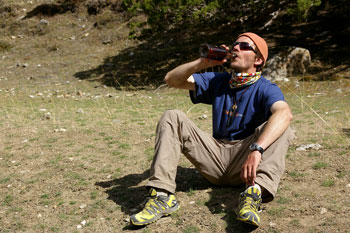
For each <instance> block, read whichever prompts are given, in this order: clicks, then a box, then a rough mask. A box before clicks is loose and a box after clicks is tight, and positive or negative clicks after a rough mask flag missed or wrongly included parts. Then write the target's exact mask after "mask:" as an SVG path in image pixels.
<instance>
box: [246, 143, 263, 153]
mask: <svg viewBox="0 0 350 233" xmlns="http://www.w3.org/2000/svg"><path fill="white" fill-rule="evenodd" d="M249 150H250V151H256V150H257V151H259V152H260V154H261V155H262V154H263V153H264V149H263V148H262V147H261V146H259V145H258V144H256V143H253V144H251V145H250V146H249Z"/></svg>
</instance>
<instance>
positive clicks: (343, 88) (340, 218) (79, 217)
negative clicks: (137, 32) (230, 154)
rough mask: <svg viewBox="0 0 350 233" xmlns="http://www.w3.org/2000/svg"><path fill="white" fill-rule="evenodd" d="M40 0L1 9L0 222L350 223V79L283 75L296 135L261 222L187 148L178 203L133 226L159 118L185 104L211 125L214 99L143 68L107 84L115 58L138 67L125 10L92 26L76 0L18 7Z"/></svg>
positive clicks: (326, 226)
mask: <svg viewBox="0 0 350 233" xmlns="http://www.w3.org/2000/svg"><path fill="white" fill-rule="evenodd" d="M3 2H4V5H7V4H14V1H10V0H8V1H3ZM42 2H44V1H40V0H37V1H28V2H16V4H15V7H14V8H13V9H16V11H15V12H16V13H14V14H15V16H16V17H13V18H8V17H7V18H1V19H2V20H3V21H2V24H3V25H4V26H1V29H0V30H1V33H0V42H1V44H0V47H1V50H0V59H1V65H0V113H1V114H0V130H1V132H2V133H1V134H0V142H1V144H0V206H1V208H0V225H1V229H0V232H143V233H145V232H160V233H162V232H184V233H189V232H308V233H311V232H341V233H343V232H350V231H349V229H348V222H349V220H348V213H349V211H350V201H349V198H348V197H349V193H350V182H349V180H350V172H349V167H350V159H349V155H350V154H349V151H350V137H349V136H350V110H349V107H348V103H349V100H350V91H349V90H350V80H349V79H342V78H339V79H337V80H336V81H318V82H303V81H298V80H302V79H303V77H293V78H291V81H290V82H283V83H282V82H281V83H278V85H279V86H280V87H281V89H282V91H283V92H284V94H285V97H286V101H287V102H288V103H289V105H290V106H291V108H292V112H293V116H294V118H293V122H292V125H291V127H292V129H293V131H294V132H295V134H296V139H295V140H294V142H293V145H292V146H291V147H290V149H289V151H288V154H287V162H286V171H285V174H284V176H283V178H282V180H281V184H280V188H279V191H278V194H277V197H276V199H275V200H274V201H273V202H271V203H267V204H263V211H262V213H261V218H262V225H261V227H260V228H257V229H255V228H251V227H249V226H245V225H244V224H240V223H239V222H237V221H236V220H235V214H234V208H235V207H236V204H237V199H238V195H239V192H240V191H241V188H240V187H235V188H231V187H215V186H212V185H211V184H209V183H208V182H207V181H206V180H204V178H202V177H201V176H200V174H198V173H197V172H196V171H195V170H194V169H193V166H192V165H191V164H190V163H189V162H188V161H187V160H186V159H185V158H182V159H181V161H180V166H179V169H178V176H177V184H178V187H177V193H176V196H177V199H178V200H179V202H180V206H181V208H180V210H179V211H178V212H176V213H175V214H174V215H172V216H171V217H167V218H162V219H161V220H159V221H158V222H156V223H154V224H151V225H149V226H147V227H143V228H135V227H131V226H130V225H129V223H128V221H129V218H128V216H129V214H132V213H134V212H136V211H137V210H138V209H139V207H138V205H139V204H140V203H141V202H142V201H143V199H144V195H146V190H145V189H144V187H143V185H144V184H145V183H146V182H147V177H148V175H149V167H150V164H151V161H152V157H153V145H154V139H155V127H156V124H157V121H158V119H159V118H160V116H161V115H162V113H163V112H164V111H165V110H167V109H180V110H182V111H184V112H185V113H187V115H188V116H189V117H190V118H191V119H193V120H194V121H195V122H196V123H197V124H198V125H199V127H200V128H201V129H203V130H205V131H207V132H209V133H210V132H211V110H210V106H206V105H192V104H191V101H190V99H189V97H188V93H187V92H186V91H182V90H174V89H170V88H167V87H166V86H164V85H162V83H161V82H154V83H153V84H152V85H148V86H144V87H142V88H140V86H139V83H138V85H133V84H134V81H135V80H136V79H135V77H136V78H140V77H142V73H139V74H138V75H133V74H132V73H130V80H131V81H130V82H129V83H128V82H127V81H125V80H123V84H125V85H118V83H113V84H111V82H110V81H111V80H113V78H116V77H118V75H122V76H123V77H124V78H125V77H126V75H125V71H124V73H123V70H119V69H118V67H119V68H120V67H122V68H126V67H127V66H130V65H131V68H128V69H129V70H128V72H131V70H132V68H133V67H132V66H133V65H132V64H130V63H127V64H126V63H125V64H124V63H123V60H122V58H124V59H130V60H132V59H135V60H136V61H140V60H139V59H142V58H143V57H144V56H139V55H146V52H145V51H142V52H140V51H137V50H136V49H135V48H138V49H140V48H143V47H142V45H143V43H144V42H142V41H138V40H133V39H131V38H129V37H128V35H129V30H130V29H129V28H128V27H127V21H124V20H120V19H115V20H116V21H115V22H114V23H113V24H109V23H108V22H107V23H105V25H104V27H98V26H97V27H96V25H95V26H94V24H95V23H96V21H98V22H100V23H101V22H104V21H102V19H101V18H98V17H101V16H91V15H87V14H85V13H84V11H83V10H81V11H77V12H75V13H70V12H67V13H65V14H58V15H55V16H54V17H41V18H42V19H45V20H47V21H43V20H41V18H40V17H32V18H28V19H26V20H22V19H21V16H25V15H26V12H29V11H30V10H31V9H34V7H35V6H37V5H39V4H40V3H42ZM24 9H26V11H24ZM40 20H41V21H40ZM116 24H117V26H116ZM112 25H113V26H112ZM147 46H149V45H147ZM162 49H163V50H166V49H167V48H166V47H161V48H160V50H162ZM119 55H121V56H119ZM135 56H138V57H137V58H135ZM179 56H180V55H179ZM157 59H160V58H157ZM115 63H117V64H118V65H120V66H115ZM158 64H161V63H158ZM161 65H162V64H161ZM163 65H164V64H163ZM135 66H140V67H141V66H142V65H140V64H139V63H135ZM143 66H146V65H144V64H143ZM148 66H150V67H152V64H151V62H149V63H148ZM153 69H154V70H155V71H157V69H160V68H158V67H153ZM106 70H107V71H106ZM136 70H138V71H141V70H142V69H141V68H139V69H137V68H136ZM108 75H110V76H108ZM106 76H107V78H106ZM102 77H103V78H104V82H101V81H100V79H101V78H102ZM108 77H110V78H111V79H108ZM142 78H145V79H147V78H148V77H142ZM106 80H107V81H106ZM108 80H109V81H108ZM116 80H118V79H116ZM318 145H320V147H319V146H318ZM305 146H309V148H305ZM303 149H304V150H303Z"/></svg>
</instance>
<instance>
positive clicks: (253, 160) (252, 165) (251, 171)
mask: <svg viewBox="0 0 350 233" xmlns="http://www.w3.org/2000/svg"><path fill="white" fill-rule="evenodd" d="M260 161H261V154H260V152H259V151H252V152H250V154H249V155H248V158H247V160H246V161H245V163H244V164H243V166H242V169H241V180H242V181H243V182H244V183H246V184H247V185H249V186H253V185H255V178H256V169H257V167H258V166H259V163H260Z"/></svg>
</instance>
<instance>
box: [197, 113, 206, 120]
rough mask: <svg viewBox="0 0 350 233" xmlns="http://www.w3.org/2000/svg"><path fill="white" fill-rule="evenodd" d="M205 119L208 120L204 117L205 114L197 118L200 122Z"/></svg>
mask: <svg viewBox="0 0 350 233" xmlns="http://www.w3.org/2000/svg"><path fill="white" fill-rule="evenodd" d="M207 118H208V116H207V115H205V114H203V115H202V116H200V117H199V119H200V120H204V119H207Z"/></svg>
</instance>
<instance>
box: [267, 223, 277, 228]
mask: <svg viewBox="0 0 350 233" xmlns="http://www.w3.org/2000/svg"><path fill="white" fill-rule="evenodd" d="M276 225H277V224H276V223H274V222H270V223H269V226H270V227H275V226H276Z"/></svg>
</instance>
